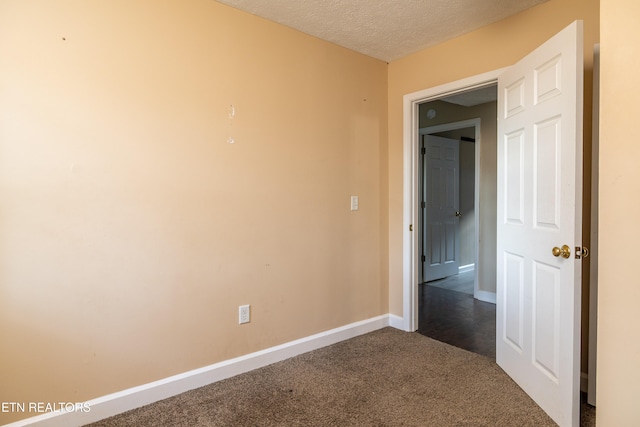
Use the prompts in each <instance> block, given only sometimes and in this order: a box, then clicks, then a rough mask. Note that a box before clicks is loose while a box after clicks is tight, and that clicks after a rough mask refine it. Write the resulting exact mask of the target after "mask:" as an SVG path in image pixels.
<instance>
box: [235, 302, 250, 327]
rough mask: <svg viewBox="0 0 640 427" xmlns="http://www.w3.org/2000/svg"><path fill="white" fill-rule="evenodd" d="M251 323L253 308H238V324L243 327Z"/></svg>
mask: <svg viewBox="0 0 640 427" xmlns="http://www.w3.org/2000/svg"><path fill="white" fill-rule="evenodd" d="M250 321H251V306H250V305H249V304H247V305H241V306H240V307H238V322H239V323H240V324H241V325H242V324H243V323H249V322H250Z"/></svg>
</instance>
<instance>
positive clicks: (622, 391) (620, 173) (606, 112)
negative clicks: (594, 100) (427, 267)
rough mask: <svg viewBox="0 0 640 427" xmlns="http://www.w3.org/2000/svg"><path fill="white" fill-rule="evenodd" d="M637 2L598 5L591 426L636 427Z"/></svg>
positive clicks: (639, 349)
mask: <svg viewBox="0 0 640 427" xmlns="http://www.w3.org/2000/svg"><path fill="white" fill-rule="evenodd" d="M639 16H640V3H639V2H638V1H637V0H602V1H601V22H602V37H601V43H600V52H601V56H600V60H601V62H600V67H601V68H600V70H601V71H600V72H601V79H600V81H601V86H600V179H599V186H600V188H599V196H600V199H599V225H598V228H599V236H600V238H599V262H598V269H599V274H598V382H597V408H598V409H597V411H596V413H597V420H596V421H597V424H598V425H599V426H620V427H631V426H637V425H640V407H639V406H638V397H637V393H636V390H637V387H638V384H640V327H639V324H638V319H637V316H636V313H637V312H638V301H640V286H639V285H638V284H639V280H638V271H637V269H636V268H637V267H636V264H637V263H638V259H637V258H638V257H637V253H636V250H635V248H636V247H637V245H638V242H639V241H640V226H639V225H638V221H637V219H636V218H635V213H636V212H638V211H639V210H640V186H639V185H638V181H639V180H640V169H639V168H638V159H639V158H640V145H639V144H638V142H637V140H636V139H635V138H634V131H635V127H636V126H635V121H636V118H637V117H639V116H640V107H639V106H638V99H639V98H640V85H639V84H638V81H637V79H638V70H640V28H639V27H638V17H639Z"/></svg>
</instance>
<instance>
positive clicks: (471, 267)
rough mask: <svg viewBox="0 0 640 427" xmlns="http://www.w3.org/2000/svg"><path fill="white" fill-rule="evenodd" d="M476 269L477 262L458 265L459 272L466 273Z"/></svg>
mask: <svg viewBox="0 0 640 427" xmlns="http://www.w3.org/2000/svg"><path fill="white" fill-rule="evenodd" d="M475 269H476V265H475V264H467V265H461V266H459V267H458V274H460V273H466V272H467V271H473V270H475Z"/></svg>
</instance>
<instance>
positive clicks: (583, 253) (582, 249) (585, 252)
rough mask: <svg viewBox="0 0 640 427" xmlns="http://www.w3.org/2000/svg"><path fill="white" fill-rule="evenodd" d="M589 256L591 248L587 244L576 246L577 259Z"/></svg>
mask: <svg viewBox="0 0 640 427" xmlns="http://www.w3.org/2000/svg"><path fill="white" fill-rule="evenodd" d="M587 257H589V248H587V247H586V246H576V259H581V258H587Z"/></svg>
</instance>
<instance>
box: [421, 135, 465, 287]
mask: <svg viewBox="0 0 640 427" xmlns="http://www.w3.org/2000/svg"><path fill="white" fill-rule="evenodd" d="M459 153H460V143H459V141H458V140H456V139H451V138H443V137H441V136H435V135H424V136H423V147H422V156H423V165H424V173H423V174H422V179H423V182H422V188H423V198H422V211H423V216H424V227H422V231H423V244H422V248H423V253H422V266H423V278H424V281H425V282H428V281H431V280H436V279H442V278H444V277H448V276H453V275H454V274H458V267H459V264H460V262H459V259H460V221H459V218H460V160H459V155H460V154H459Z"/></svg>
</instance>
